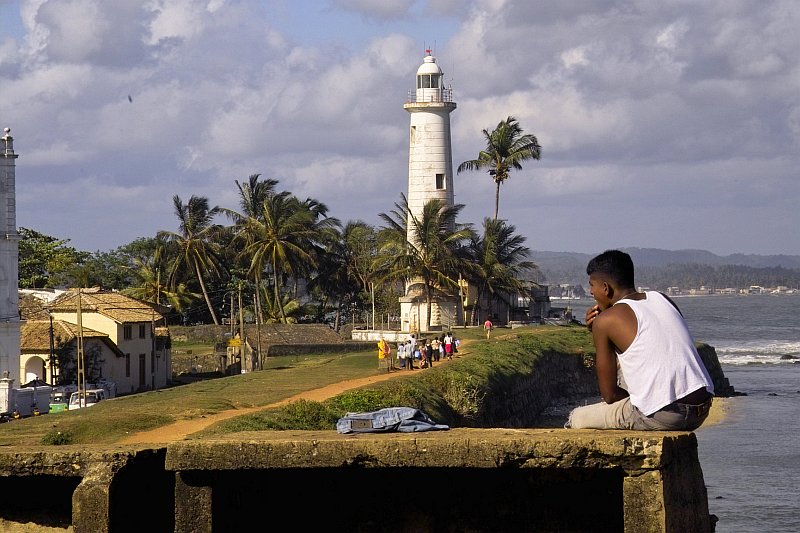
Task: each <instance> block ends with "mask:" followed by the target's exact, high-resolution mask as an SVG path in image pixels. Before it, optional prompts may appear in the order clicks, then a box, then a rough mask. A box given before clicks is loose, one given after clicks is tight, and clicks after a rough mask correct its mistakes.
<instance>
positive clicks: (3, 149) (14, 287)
mask: <svg viewBox="0 0 800 533" xmlns="http://www.w3.org/2000/svg"><path fill="white" fill-rule="evenodd" d="M16 159H17V155H16V154H15V153H14V138H13V137H11V130H10V129H9V128H6V129H5V131H4V133H3V136H2V137H0V378H3V377H7V378H10V379H12V380H18V379H19V352H20V348H19V346H20V344H19V337H20V318H19V248H18V246H19V242H18V241H19V234H18V233H17V208H16V186H15V182H16V175H15V161H16Z"/></svg>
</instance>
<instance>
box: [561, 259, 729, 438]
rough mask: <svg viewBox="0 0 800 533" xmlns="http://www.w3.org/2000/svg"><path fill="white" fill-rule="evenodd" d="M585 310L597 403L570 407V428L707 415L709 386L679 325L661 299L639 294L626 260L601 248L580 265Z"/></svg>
mask: <svg viewBox="0 0 800 533" xmlns="http://www.w3.org/2000/svg"><path fill="white" fill-rule="evenodd" d="M586 273H587V274H588V275H589V287H590V289H591V293H592V296H593V297H594V299H595V301H596V302H597V304H596V305H594V306H593V307H591V308H589V309H588V310H587V311H586V325H587V327H588V328H589V330H590V331H591V332H592V340H593V342H594V346H595V351H596V359H595V371H596V374H597V383H598V386H599V389H600V395H601V396H602V398H603V402H601V403H597V404H594V405H587V406H584V407H578V408H575V409H573V410H572V412H571V413H570V415H569V419H568V420H567V423H566V424H565V427H567V428H573V429H581V428H584V429H589V428H590V429H637V430H659V431H662V430H683V431H691V430H694V429H697V428H698V427H700V425H701V424H702V423H703V422H704V421H705V419H706V418H707V417H708V411H709V409H710V408H711V401H712V398H713V396H714V385H713V382H712V380H711V377H710V376H709V374H708V370H707V369H706V367H705V365H704V364H703V361H702V359H701V358H700V355H699V354H698V352H697V349H696V348H695V343H694V339H693V338H692V335H691V333H690V332H689V328H688V326H687V325H686V321H685V320H684V319H683V315H682V314H681V312H680V310H679V309H678V307H677V306H676V305H675V303H674V302H673V301H672V300H671V299H670V298H668V297H667V296H666V295H664V294H661V293H660V292H656V291H647V292H638V291H637V290H636V288H635V287H636V285H635V284H634V268H633V261H632V260H631V258H630V256H629V255H628V254H626V253H624V252H621V251H619V250H607V251H605V252H603V253H602V254H600V255H598V256H597V257H595V258H594V259H592V260H591V261H590V262H589V265H588V266H587V267H586Z"/></svg>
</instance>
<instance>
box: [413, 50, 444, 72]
mask: <svg viewBox="0 0 800 533" xmlns="http://www.w3.org/2000/svg"><path fill="white" fill-rule="evenodd" d="M423 61H424V62H423V63H422V65H420V66H419V68H418V69H417V76H421V75H423V74H440V75H441V73H442V69H440V68H439V65H437V64H436V58H435V57H433V56H431V55H427V56H425V59H424V60H423Z"/></svg>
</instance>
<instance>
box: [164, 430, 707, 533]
mask: <svg viewBox="0 0 800 533" xmlns="http://www.w3.org/2000/svg"><path fill="white" fill-rule="evenodd" d="M166 469H167V470H169V471H174V472H175V531H186V532H189V531H191V532H204V531H208V532H211V531H215V530H220V529H221V528H224V529H226V530H239V528H252V527H259V526H264V525H265V524H272V523H284V524H290V525H291V527H292V528H293V529H299V530H311V529H320V530H340V529H341V530H345V529H346V530H354V531H586V532H590V531H591V532H601V531H625V532H629V533H630V532H686V531H692V532H707V531H712V529H713V526H712V524H711V521H710V518H709V513H708V502H707V495H706V489H705V485H704V483H703V475H702V470H701V468H700V464H699V462H698V458H697V441H696V439H695V436H694V434H692V433H675V432H670V433H666V432H665V433H648V432H633V431H631V432H623V431H607V432H597V431H586V430H583V431H581V430H535V429H518V430H517V429H452V430H448V431H434V432H425V433H411V434H408V433H384V434H358V435H339V434H337V433H334V432H258V433H252V434H237V435H235V436H234V437H231V438H227V439H220V440H213V441H185V442H180V443H176V444H174V445H170V446H169V447H168V450H167V456H166Z"/></svg>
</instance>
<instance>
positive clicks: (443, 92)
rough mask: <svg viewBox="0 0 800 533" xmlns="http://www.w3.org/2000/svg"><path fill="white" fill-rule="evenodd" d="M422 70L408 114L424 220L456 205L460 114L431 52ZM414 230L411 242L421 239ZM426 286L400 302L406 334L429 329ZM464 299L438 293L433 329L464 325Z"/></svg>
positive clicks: (414, 285)
mask: <svg viewBox="0 0 800 533" xmlns="http://www.w3.org/2000/svg"><path fill="white" fill-rule="evenodd" d="M426 53H427V55H426V56H425V58H424V59H423V63H422V65H420V67H419V68H418V69H417V75H416V89H414V90H412V91H411V92H410V93H409V98H408V101H407V102H406V103H405V104H404V105H403V108H404V109H405V110H406V111H408V112H409V114H410V115H411V126H410V130H409V151H408V195H407V199H408V207H409V210H410V211H411V214H412V215H413V216H415V217H420V216H421V214H422V210H423V207H424V206H425V203H426V202H428V201H429V200H431V199H434V198H436V199H439V200H441V201H442V202H444V203H445V204H446V205H450V206H452V205H453V204H454V195H453V158H452V148H451V141H450V113H452V112H453V111H454V110H455V108H456V103H455V102H453V98H452V97H453V93H452V89H450V88H446V87H445V85H444V75H443V73H442V69H441V68H439V65H438V64H437V63H436V58H434V57H433V55H431V51H430V50H427V51H426ZM412 231H413V229H412V228H411V227H409V233H408V242H409V243H411V244H412V245H413V243H414V242H415V240H416V238H415V236H414V235H413V234H412ZM421 287H422V284H421V283H419V282H415V281H414V280H412V281H411V282H410V283H409V284H408V285H407V287H406V295H405V297H402V298H400V316H401V326H400V328H401V331H404V332H410V331H420V330H424V329H425V326H426V324H425V320H426V317H427V304H426V302H425V295H424V289H422V288H421ZM459 306H460V299H459V298H458V296H453V295H448V294H444V293H441V292H440V291H437V296H436V299H435V301H434V302H433V303H432V306H431V326H434V327H436V329H443V328H444V329H446V328H447V327H448V326H454V325H456V324H460V323H461V322H460V320H459V318H460V315H461V314H462V313H460V312H459Z"/></svg>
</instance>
